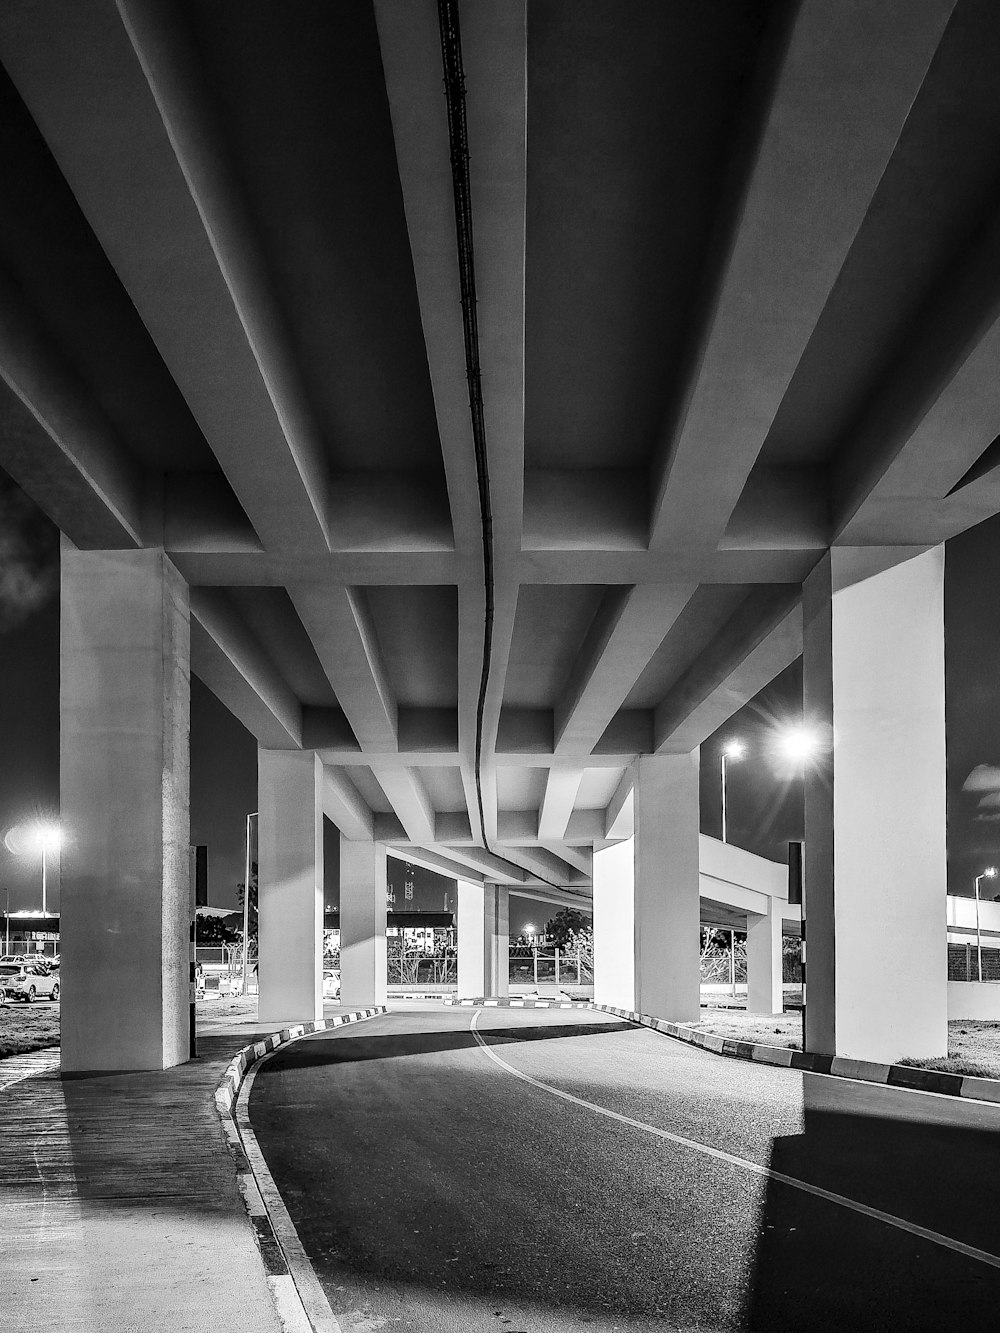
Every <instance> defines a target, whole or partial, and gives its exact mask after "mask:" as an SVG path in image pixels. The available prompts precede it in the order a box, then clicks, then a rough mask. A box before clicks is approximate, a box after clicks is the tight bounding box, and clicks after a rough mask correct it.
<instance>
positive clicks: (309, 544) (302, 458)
mask: <svg viewBox="0 0 1000 1333" xmlns="http://www.w3.org/2000/svg"><path fill="white" fill-rule="evenodd" d="M119 10H120V11H121V14H122V21H123V22H124V24H125V28H126V31H127V32H128V36H129V40H130V41H131V42H132V45H133V47H134V48H135V52H136V56H137V58H138V60H139V62H140V64H141V66H142V70H143V73H144V74H145V76H146V79H147V81H148V83H149V87H150V90H151V92H152V94H153V97H154V98H155V100H156V105H157V108H158V110H159V113H160V116H161V118H162V120H163V124H164V128H165V130H166V133H167V136H168V138H169V141H170V145H171V147H172V149H173V151H174V153H175V155H176V157H177V161H178V164H179V165H180V168H181V171H182V172H183V176H184V180H185V182H186V184H187V187H188V189H189V190H190V192H191V197H192V199H193V201H194V203H195V206H196V207H197V210H198V215H199V217H200V219H201V222H202V225H203V227H204V229H205V233H206V235H207V238H208V242H209V244H210V245H211V247H212V252H213V254H214V256H215V260H216V263H217V264H218V267H219V271H220V273H221V274H222V278H223V280H224V282H225V285H226V288H227V290H228V292H229V296H230V299H231V301H232V305H233V308H234V310H235V312H236V315H237V318H238V319H239V322H240V325H241V326H242V328H243V331H244V336H245V339H246V343H247V347H248V348H249V350H250V352H251V354H252V356H253V359H254V361H255V363H256V366H257V370H258V374H259V379H260V383H261V386H262V387H263V390H264V392H265V393H266V394H267V398H268V399H269V401H270V405H271V412H270V413H269V414H268V416H269V417H270V418H271V419H272V420H273V421H274V423H275V425H276V426H277V431H276V432H274V435H273V437H272V439H271V440H270V441H269V442H268V445H269V447H268V448H267V451H266V454H265V455H264V457H263V458H261V459H260V460H258V468H257V469H249V468H248V467H247V464H246V459H245V457H241V459H240V461H239V466H238V468H237V467H235V466H234V463H235V460H234V459H232V458H231V457H227V456H225V455H222V456H219V461H220V462H221V463H222V465H223V470H224V471H226V473H227V475H230V473H231V472H232V473H233V474H235V475H232V476H230V481H231V482H232V483H233V488H234V490H235V489H236V481H237V478H238V480H239V481H240V482H242V483H243V485H244V486H245V485H246V484H247V480H248V476H249V473H250V472H251V471H259V473H260V474H262V479H266V481H265V484H266V491H267V494H265V495H260V494H258V495H256V496H254V497H253V500H251V504H252V505H253V507H252V508H250V509H248V511H247V512H248V513H249V515H250V518H251V521H252V522H253V524H254V527H255V528H256V529H257V531H258V532H259V533H260V535H261V537H262V538H263V539H264V542H265V544H266V545H268V546H272V545H273V546H277V547H282V546H284V547H291V548H293V549H296V548H298V549H301V548H303V547H304V548H306V549H310V548H312V549H319V550H324V549H327V547H328V540H327V507H328V492H329V487H330V476H329V465H328V463H327V459H326V454H325V452H324V447H323V442H322V439H321V438H320V432H319V429H318V425H317V422H316V420H315V416H314V413H313V410H312V407H311V405H310V403H309V401H308V397H307V394H306V390H305V386H304V384H303V382H302V378H301V373H300V371H299V368H298V366H297V364H296V361H295V358H294V356H293V354H292V349H291V346H290V344H289V342H288V339H287V335H286V332H285V320H284V316H283V314H282V311H281V309H280V306H279V303H278V301H277V298H276V296H275V294H274V291H273V289H272V286H271V282H270V278H269V275H268V272H267V264H266V261H265V258H264V256H263V254H262V253H261V252H260V250H259V248H258V245H257V243H256V237H255V233H254V228H253V226H252V224H251V222H250V219H249V217H248V216H247V214H246V211H245V207H244V204H243V200H242V191H241V188H240V185H239V182H238V180H237V178H236V174H235V171H234V169H233V166H232V162H231V157H230V154H229V152H228V151H227V148H226V145H225V141H224V135H223V131H222V127H221V124H220V121H219V115H218V111H217V108H216V107H215V106H214V105H213V102H212V96H211V92H210V90H209V88H208V86H207V84H206V83H205V82H204V81H203V78H202V76H201V73H200V63H199V60H198V56H197V52H196V51H195V48H194V45H193V43H192V41H191V38H190V35H189V34H188V33H187V32H186V31H185V25H184V23H183V20H182V19H181V17H180V15H179V14H178V12H177V10H176V7H175V6H173V5H171V4H169V3H164V0H122V3H121V4H120V5H119ZM279 432H280V436H279ZM244 452H245V446H244ZM265 460H266V462H265ZM261 463H265V466H264V467H261V466H260V464H261ZM254 501H256V503H254Z"/></svg>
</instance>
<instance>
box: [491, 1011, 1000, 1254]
mask: <svg viewBox="0 0 1000 1333" xmlns="http://www.w3.org/2000/svg"><path fill="white" fill-rule="evenodd" d="M478 1022H479V1014H478V1012H477V1013H475V1014H473V1016H472V1024H471V1029H472V1035H473V1036H474V1037H475V1039H476V1041H477V1042H478V1043H479V1045H480V1046H481V1047H482V1049H483V1052H484V1053H485V1054H486V1055H488V1056H489V1058H490V1059H491V1060H492V1061H493V1062H494V1063H495V1064H498V1065H499V1066H500V1067H501V1069H504V1070H506V1072H507V1073H508V1074H513V1075H514V1077H515V1078H519V1079H523V1081H524V1082H525V1083H530V1084H531V1085H532V1087H535V1088H540V1089H541V1091H542V1092H548V1093H550V1094H551V1095H552V1096H553V1097H561V1098H562V1100H563V1101H565V1102H572V1103H573V1104H574V1105H575V1106H582V1107H584V1108H585V1109H586V1110H588V1111H594V1112H596V1114H597V1115H603V1116H607V1117H608V1119H609V1120H618V1121H619V1122H620V1123H621V1124H623V1125H630V1126H631V1127H632V1128H633V1129H638V1130H641V1131H642V1133H644V1134H653V1135H655V1136H656V1138H659V1139H667V1140H668V1141H669V1142H670V1143H676V1144H678V1145H679V1146H680V1147H682V1148H690V1149H691V1150H692V1151H693V1152H700V1153H704V1155H705V1156H706V1157H714V1158H715V1159H716V1160H717V1161H720V1162H728V1163H729V1164H730V1166H739V1167H742V1168H743V1170H744V1171H749V1172H751V1173H752V1174H753V1175H755V1176H761V1177H763V1178H764V1179H765V1180H777V1181H780V1182H781V1184H782V1185H791V1186H792V1188H793V1189H797V1190H802V1191H803V1193H805V1194H812V1195H814V1196H815V1197H816V1198H817V1199H825V1200H826V1201H827V1203H836V1204H839V1205H840V1206H841V1207H842V1208H850V1209H851V1211H852V1212H855V1213H861V1214H862V1215H863V1216H864V1217H873V1218H874V1219H875V1220H876V1221H877V1222H884V1223H885V1224H886V1226H890V1227H896V1228H897V1230H899V1231H906V1232H908V1233H909V1235H911V1236H919V1237H920V1239H921V1240H929V1241H931V1242H932V1244H934V1245H941V1246H943V1247H944V1248H945V1249H946V1250H954V1251H955V1253H956V1254H964V1255H965V1256H966V1258H968V1259H978V1260H979V1261H980V1263H984V1264H989V1265H990V1267H991V1268H1000V1256H998V1255H995V1254H990V1253H989V1251H988V1250H978V1249H976V1247H975V1246H974V1245H966V1244H964V1243H963V1242H962V1241H960V1240H955V1239H953V1237H951V1236H943V1235H941V1233H940V1232H939V1231H931V1230H930V1228H928V1227H921V1226H917V1224H916V1223H915V1222H907V1220H906V1219H905V1218H904V1217H896V1216H895V1215H894V1214H892V1213H886V1212H883V1211H882V1209H881V1208H871V1207H869V1206H868V1204H866V1203H859V1202H858V1200H857V1199H849V1198H847V1196H846V1195H844V1194H835V1193H834V1192H833V1191H832V1190H825V1189H822V1188H821V1187H820V1186H819V1185H810V1184H809V1183H808V1181H805V1180H798V1179H796V1177H795V1176H786V1175H785V1173H784V1172H783V1171H772V1170H771V1168H770V1167H767V1166H758V1164H757V1163H756V1162H751V1161H748V1160H747V1159H746V1158H745V1157H735V1156H734V1155H733V1154H732V1153H728V1152H723V1151H722V1149H721V1148H711V1147H709V1145H708V1144H707V1143H698V1142H697V1140H695V1139H686V1138H684V1136H683V1135H682V1134H673V1133H671V1131H670V1130H669V1129H659V1128H658V1127H657V1126H656V1125H647V1124H646V1123H645V1122H644V1121H642V1120H633V1119H632V1117H631V1116H627V1115H621V1114H620V1112H618V1111H612V1110H610V1109H609V1108H608V1107H607V1106H598V1105H597V1104H596V1103H595V1102H588V1101H584V1099H583V1098H582V1097H574V1096H573V1094H572V1093H571V1092H563V1091H562V1089H561V1088H554V1087H552V1086H551V1084H549V1083H543V1082H542V1081H541V1079H537V1078H534V1077H532V1075H531V1074H525V1073H524V1072H523V1071H522V1070H520V1069H515V1068H514V1066H513V1065H510V1064H508V1063H507V1061H506V1060H504V1059H501V1057H500V1056H499V1055H497V1053H496V1051H495V1050H494V1049H493V1048H492V1047H491V1046H489V1045H487V1043H486V1042H485V1041H484V1040H483V1038H482V1036H481V1035H480V1033H479V1032H478V1031H477V1025H478Z"/></svg>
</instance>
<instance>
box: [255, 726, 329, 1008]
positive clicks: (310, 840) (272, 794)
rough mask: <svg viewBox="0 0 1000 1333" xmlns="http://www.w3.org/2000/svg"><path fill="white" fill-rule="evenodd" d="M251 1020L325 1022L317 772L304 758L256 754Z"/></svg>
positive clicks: (291, 753) (290, 753)
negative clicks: (254, 988) (254, 1013)
mask: <svg viewBox="0 0 1000 1333" xmlns="http://www.w3.org/2000/svg"><path fill="white" fill-rule="evenodd" d="M257 799H258V802H259V804H258V809H259V811H260V814H259V816H258V822H259V851H258V896H257V955H258V967H257V985H258V995H257V1014H258V1018H259V1021H260V1022H261V1023H265V1024H281V1023H288V1022H292V1023H307V1022H312V1021H314V1020H315V1019H317V1018H322V1017H323V765H322V762H321V761H320V759H319V758H318V757H317V756H316V755H315V754H313V753H312V751H308V752H306V753H303V752H302V751H300V750H264V749H260V750H258V752H257Z"/></svg>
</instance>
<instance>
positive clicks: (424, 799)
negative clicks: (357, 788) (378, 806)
mask: <svg viewBox="0 0 1000 1333" xmlns="http://www.w3.org/2000/svg"><path fill="white" fill-rule="evenodd" d="M372 772H373V773H374V774H375V777H376V780H377V781H378V784H379V786H380V787H381V788H382V790H383V791H384V792H385V794H386V797H387V798H388V801H389V804H390V805H391V806H392V808H393V810H394V811H395V812H396V816H397V818H398V819H399V822H400V823H401V824H402V826H403V828H404V830H405V831H406V836H407V838H408V839H409V841H410V842H415V843H428V842H433V841H434V836H435V827H434V807H433V806H432V805H431V802H430V800H429V799H428V796H427V792H426V790H425V789H424V785H423V783H422V782H421V781H420V777H419V776H418V774H417V773H415V772H414V771H413V769H410V768H389V767H388V766H387V765H382V764H378V765H376V764H373V765H372Z"/></svg>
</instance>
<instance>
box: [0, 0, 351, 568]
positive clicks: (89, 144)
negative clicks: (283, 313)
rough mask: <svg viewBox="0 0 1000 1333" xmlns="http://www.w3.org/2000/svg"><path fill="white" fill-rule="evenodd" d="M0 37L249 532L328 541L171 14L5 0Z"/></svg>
mask: <svg viewBox="0 0 1000 1333" xmlns="http://www.w3.org/2000/svg"><path fill="white" fill-rule="evenodd" d="M0 43H2V47H3V60H4V65H5V67H6V69H7V70H8V71H9V73H10V75H11V77H12V78H13V80H14V82H15V83H16V85H17V88H18V91H19V92H20V94H21V96H22V97H23V98H24V101H25V103H26V104H27V106H28V108H29V110H30V111H31V113H32V115H33V117H34V119H35V121H36V123H37V124H38V126H39V128H40V130H41V131H42V134H43V135H44V136H45V139H46V142H47V143H48V145H49V147H50V149H51V151H52V153H53V155H54V156H55V159H56V161H57V163H58V165H59V167H60V169H61V171H62V173H63V175H64V176H65V177H66V180H67V181H68V182H69V184H70V186H71V188H72V190H73V193H74V195H75V196H76V199H77V201H78V202H79V205H80V207H81V209H82V210H83V213H84V215H85V217H86V219H87V221H88V223H89V224H90V226H91V228H92V229H93V231H94V234H95V235H96V236H97V239H98V240H99V241H100V244H101V246H102V248H103V250H104V252H105V254H106V255H107V256H108V259H109V260H110V262H111V264H112V266H113V267H114V269H115V271H116V272H117V274H118V276H119V278H120V279H121V282H122V284H123V286H124V287H125V290H126V291H127V292H128V294H129V296H130V298H131V300H132V302H133V304H134V306H135V308H136V310H137V311H138V313H139V315H140V317H141V318H142V320H143V323H144V324H145V325H146V328H147V329H148V331H149V333H150V336H151V337H152V339H153V342H154V343H155V345H156V347H157V349H158V351H159V353H160V355H161V357H162V358H163V361H164V363H165V365H166V367H167V369H168V370H169V372H170V374H171V376H172V377H173V380H174V382H175V383H176V384H177V386H178V387H179V388H180V390H181V392H182V393H183V395H184V397H185V399H186V401H187V404H188V407H189V408H190V410H191V412H192V414H193V416H194V418H195V420H196V421H197V423H198V425H199V427H200V428H201V430H202V432H203V434H204V436H205V439H206V440H207V441H208V443H209V445H210V447H211V448H212V450H213V452H214V453H215V456H216V458H217V459H218V460H219V463H220V465H221V467H222V469H223V471H224V473H225V474H226V476H227V478H228V479H229V482H230V484H231V486H232V489H233V491H234V492H235V494H236V496H237V498H238V499H239V501H240V504H241V505H242V506H243V508H244V510H245V511H246V513H247V515H248V516H249V518H250V521H251V522H252V524H253V526H254V528H255V529H256V531H257V533H258V534H259V536H260V538H261V539H262V540H263V541H264V543H265V545H267V546H269V547H273V548H279V549H280V548H282V547H285V548H291V549H298V550H302V549H303V548H305V549H314V550H326V549H327V545H326V538H325V532H324V529H325V513H324V511H325V506H326V492H327V481H326V477H325V464H324V460H323V457H322V452H321V449H320V444H319V441H318V440H317V439H315V438H314V437H313V435H312V434H311V433H310V432H311V428H310V425H309V423H308V421H307V420H306V419H305V418H306V415H307V409H306V408H304V407H303V404H302V402H301V395H300V394H299V391H298V390H297V388H296V387H295V386H294V383H293V381H294V379H295V375H296V372H295V371H294V369H293V368H292V367H291V366H290V364H289V362H290V357H289V353H288V350H287V348H285V347H284V344H283V342H282V340H281V333H280V330H281V329H282V327H283V321H282V320H281V319H280V317H276V316H275V311H274V304H273V300H272V298H271V296H270V293H269V289H268V283H267V279H266V277H265V275H264V273H263V263H262V260H261V259H260V256H259V254H258V253H257V250H256V246H255V242H254V240H253V235H252V231H251V229H250V228H249V226H248V225H247V222H246V219H245V217H244V216H243V214H242V208H241V205H240V204H239V203H238V202H237V197H238V193H239V192H238V189H237V187H236V186H235V185H234V182H233V177H232V172H231V169H230V167H229V164H228V160H227V154H226V152H225V150H224V148H223V146H222V143H221V138H220V135H219V133H218V130H217V127H216V126H215V124H214V123H213V122H214V113H213V110H212V107H211V105H210V102H211V99H210V96H209V95H208V94H207V93H206V92H205V90H204V89H203V88H199V87H198V79H197V76H196V62H194V61H193V60H192V58H191V54H190V52H187V51H185V50H184V49H183V47H184V42H183V37H182V19H181V16H180V14H179V13H178V11H177V10H176V8H172V7H170V6H168V5H161V4H158V3H156V2H155V0H153V2H151V3H144V2H143V3H139V2H136V3H129V4H127V5H126V4H124V3H123V4H122V5H120V6H118V7H117V8H116V7H115V6H110V5H76V6H66V5H62V4H59V5H57V4H49V3H42V4H12V5H10V6H6V7H5V8H4V12H3V13H2V14H0ZM41 51H44V53H45V58H44V60H39V59H38V54H39V52H41ZM81 107H87V108H91V109H92V110H93V113H94V115H93V116H89V115H81V114H80V108H81ZM94 116H96V117H97V118H98V119H99V121H100V125H101V133H99V134H95V133H94ZM165 219H168V220H169V224H168V226H167V227H166V228H165V226H164V220H165ZM286 431H287V435H286Z"/></svg>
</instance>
